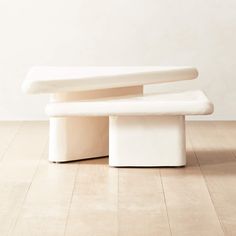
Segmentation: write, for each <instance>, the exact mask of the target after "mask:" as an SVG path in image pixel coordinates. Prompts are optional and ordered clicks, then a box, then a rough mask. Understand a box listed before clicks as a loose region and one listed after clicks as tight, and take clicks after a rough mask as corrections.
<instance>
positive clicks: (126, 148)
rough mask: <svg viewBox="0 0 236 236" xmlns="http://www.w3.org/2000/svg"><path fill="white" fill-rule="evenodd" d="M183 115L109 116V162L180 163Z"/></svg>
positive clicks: (183, 154) (183, 159)
mask: <svg viewBox="0 0 236 236" xmlns="http://www.w3.org/2000/svg"><path fill="white" fill-rule="evenodd" d="M185 164H186V148H185V117H184V116H129V117H124V116H119V117H116V116H112V117H110V125H109V165H110V166H117V167H119V166H184V165H185Z"/></svg>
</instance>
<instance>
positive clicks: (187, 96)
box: [46, 90, 213, 117]
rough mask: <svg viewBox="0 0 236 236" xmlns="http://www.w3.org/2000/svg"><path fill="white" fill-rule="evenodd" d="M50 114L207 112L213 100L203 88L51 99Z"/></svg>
mask: <svg viewBox="0 0 236 236" xmlns="http://www.w3.org/2000/svg"><path fill="white" fill-rule="evenodd" d="M46 112H47V114H48V115H49V116H50V117H51V116H58V117H60V116H112V115H115V116H117V115H118V116H121V115H136V116H142V115H145V116H147V115H206V114H211V113H212V112H213V104H212V103H211V102H210V101H209V99H208V98H207V96H206V95H205V94H204V92H202V91H200V90H195V91H186V92H180V93H170V94H168V93H167V94H154V95H153V94H149V95H144V96H127V97H114V98H100V99H91V100H87V101H75V102H58V103H50V104H48V105H47V108H46Z"/></svg>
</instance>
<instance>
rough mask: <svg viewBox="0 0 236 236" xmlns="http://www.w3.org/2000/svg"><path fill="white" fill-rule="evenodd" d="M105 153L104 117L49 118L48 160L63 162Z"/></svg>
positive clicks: (105, 129) (106, 127)
mask: <svg viewBox="0 0 236 236" xmlns="http://www.w3.org/2000/svg"><path fill="white" fill-rule="evenodd" d="M107 155H108V124H107V118H106V117H67V118H63V117H62V118H50V136H49V161H52V162H65V161H72V160H79V159H85V158H93V157H101V156H107Z"/></svg>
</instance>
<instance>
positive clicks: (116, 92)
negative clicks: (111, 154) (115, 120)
mask: <svg viewBox="0 0 236 236" xmlns="http://www.w3.org/2000/svg"><path fill="white" fill-rule="evenodd" d="M142 91H143V88H142V86H136V87H128V88H115V89H107V90H96V91H86V92H74V93H63V94H55V95H53V96H51V102H60V101H78V100H81V99H89V98H91V99H92V98H93V99H98V98H101V97H103V98H104V97H110V96H122V95H123V96H124V95H127V94H130V95H131V94H133V95H134V94H136V95H137V94H139V95H140V94H142ZM108 126H109V120H108V117H88V116H84V117H81V116H76V117H68V116H64V117H60V118H54V117H50V135H49V161H51V162H66V161H73V160H80V159H85V158H94V157H101V156H107V155H108Z"/></svg>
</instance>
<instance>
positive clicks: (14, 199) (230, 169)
mask: <svg viewBox="0 0 236 236" xmlns="http://www.w3.org/2000/svg"><path fill="white" fill-rule="evenodd" d="M47 143H48V124H47V123H46V122H0V235H1V236H4V235H20V236H21V235H23V236H24V235H29V236H34V235H40V236H42V235H43V236H47V235H50V236H51V235H55V236H60V235H68V236H73V235H76V236H77V235H82V236H84V235H85V236H86V235H95V236H97V235H98V236H100V235H101V236H106V235H108V236H113V235H124V236H132V235H135V236H136V235H137V236H139V235H140V236H146V235H147V236H149V235H161V236H162V235H180V236H183V235H187V236H189V235H190V236H193V235H197V236H200V235H213V236H215V235H232V236H234V235H236V122H188V123H187V166H186V167H185V168H120V169H118V168H109V167H108V165H107V162H108V160H107V158H101V159H93V160H86V161H80V162H71V163H67V164H51V163H48V161H47V146H48V144H47ZM170 148H171V147H170Z"/></svg>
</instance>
